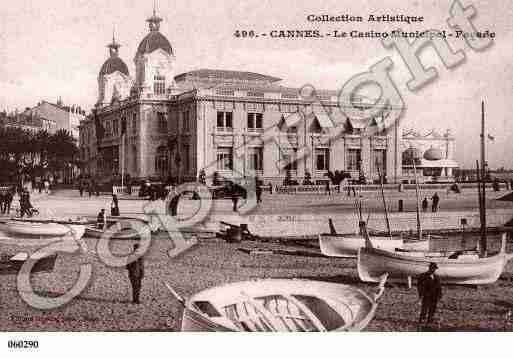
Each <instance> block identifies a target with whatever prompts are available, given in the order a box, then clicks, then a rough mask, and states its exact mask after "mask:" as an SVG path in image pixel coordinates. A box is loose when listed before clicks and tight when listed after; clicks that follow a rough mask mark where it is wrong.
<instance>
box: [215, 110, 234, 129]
mask: <svg viewBox="0 0 513 359" xmlns="http://www.w3.org/2000/svg"><path fill="white" fill-rule="evenodd" d="M217 129H218V130H220V131H232V130H233V112H222V111H218V112H217Z"/></svg>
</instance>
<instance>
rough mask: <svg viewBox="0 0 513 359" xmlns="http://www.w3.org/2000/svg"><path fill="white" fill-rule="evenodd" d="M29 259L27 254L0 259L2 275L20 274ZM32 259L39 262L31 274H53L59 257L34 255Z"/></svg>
mask: <svg viewBox="0 0 513 359" xmlns="http://www.w3.org/2000/svg"><path fill="white" fill-rule="evenodd" d="M28 259H29V256H28V254H27V253H19V254H16V255H15V256H13V257H10V258H9V257H8V258H5V259H0V275H10V274H16V273H18V272H19V270H20V269H21V267H22V266H23V264H25V262H26V261H27V260H28ZM31 259H34V260H37V262H36V263H35V264H34V267H32V270H31V273H39V272H51V271H52V270H53V268H54V266H55V260H56V259H57V255H56V254H54V255H38V254H34V255H33V256H32V257H31Z"/></svg>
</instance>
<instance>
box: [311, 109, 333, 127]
mask: <svg viewBox="0 0 513 359" xmlns="http://www.w3.org/2000/svg"><path fill="white" fill-rule="evenodd" d="M314 115H315V117H316V118H317V121H319V125H320V126H321V127H322V128H333V127H335V124H334V123H333V121H332V120H331V118H330V117H329V116H328V114H326V113H320V112H314Z"/></svg>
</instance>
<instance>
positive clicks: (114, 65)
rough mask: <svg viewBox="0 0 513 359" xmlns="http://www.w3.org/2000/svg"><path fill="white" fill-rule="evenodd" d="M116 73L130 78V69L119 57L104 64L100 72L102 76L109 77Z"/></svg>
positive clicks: (110, 58)
mask: <svg viewBox="0 0 513 359" xmlns="http://www.w3.org/2000/svg"><path fill="white" fill-rule="evenodd" d="M116 71H119V72H121V73H122V74H125V75H127V76H129V72H128V67H127V66H126V64H125V62H124V61H123V60H121V59H120V58H119V57H117V56H112V57H109V58H108V59H107V61H105V63H104V64H103V66H102V68H101V70H100V76H105V75H109V74H112V73H114V72H116Z"/></svg>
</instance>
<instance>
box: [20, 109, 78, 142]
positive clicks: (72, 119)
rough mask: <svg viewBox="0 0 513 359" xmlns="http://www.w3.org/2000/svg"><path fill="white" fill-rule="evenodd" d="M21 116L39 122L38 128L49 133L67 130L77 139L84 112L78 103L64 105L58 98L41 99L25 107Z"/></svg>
mask: <svg viewBox="0 0 513 359" xmlns="http://www.w3.org/2000/svg"><path fill="white" fill-rule="evenodd" d="M22 116H24V117H25V118H32V119H33V120H34V121H37V122H39V123H40V129H42V130H47V131H48V132H49V133H50V134H52V133H55V132H57V131H58V130H62V129H64V130H67V131H68V132H69V133H70V134H71V136H73V138H75V139H76V140H77V141H78V139H79V125H80V121H82V120H83V119H85V117H86V112H85V111H84V110H82V108H81V107H80V106H78V105H72V106H66V105H64V104H63V103H62V100H60V99H59V100H58V101H57V103H51V102H48V101H41V102H39V103H38V104H37V105H36V106H35V107H32V108H27V109H25V111H24V112H22Z"/></svg>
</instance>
